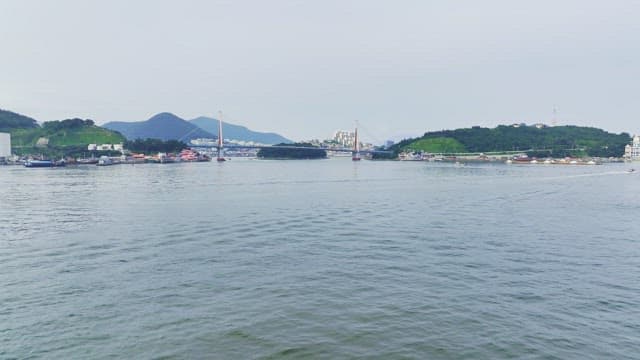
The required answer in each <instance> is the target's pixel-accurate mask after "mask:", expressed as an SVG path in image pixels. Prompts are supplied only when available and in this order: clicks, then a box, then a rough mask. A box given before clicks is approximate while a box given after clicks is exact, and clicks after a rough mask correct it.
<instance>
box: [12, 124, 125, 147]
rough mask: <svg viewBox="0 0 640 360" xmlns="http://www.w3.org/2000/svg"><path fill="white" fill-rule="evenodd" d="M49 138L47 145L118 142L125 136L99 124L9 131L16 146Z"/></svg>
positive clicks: (31, 143)
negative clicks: (50, 131)
mask: <svg viewBox="0 0 640 360" xmlns="http://www.w3.org/2000/svg"><path fill="white" fill-rule="evenodd" d="M41 137H46V138H49V146H77V145H85V146H86V145H88V144H119V143H122V142H124V141H125V138H124V137H123V136H122V135H120V134H118V133H115V132H113V131H110V130H107V129H104V128H101V127H99V126H83V127H81V128H75V129H65V130H60V131H56V132H53V133H47V132H46V131H45V130H44V129H42V128H37V129H16V130H14V131H12V132H11V142H12V145H13V146H16V147H25V146H27V147H30V146H35V144H36V142H37V141H38V139H39V138H41Z"/></svg>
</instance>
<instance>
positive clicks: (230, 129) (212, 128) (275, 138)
mask: <svg viewBox="0 0 640 360" xmlns="http://www.w3.org/2000/svg"><path fill="white" fill-rule="evenodd" d="M190 122H191V123H192V124H194V125H196V126H198V127H200V128H201V129H203V130H205V131H208V132H210V133H213V134H217V133H218V120H217V119H213V118H209V117H204V116H201V117H198V118H195V119H193V120H190ZM222 136H223V137H224V138H225V139H232V140H241V141H253V142H257V143H261V144H280V143H292V142H293V141H291V140H289V139H287V138H285V137H283V136H281V135H278V134H276V133H264V132H257V131H252V130H249V129H247V128H246V127H244V126H240V125H234V124H229V123H226V122H223V123H222Z"/></svg>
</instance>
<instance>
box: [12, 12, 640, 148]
mask: <svg viewBox="0 0 640 360" xmlns="http://www.w3.org/2000/svg"><path fill="white" fill-rule="evenodd" d="M554 105H555V106H556V107H557V119H558V124H577V125H591V126H596V127H601V128H604V129H606V130H609V131H614V132H621V131H627V132H631V133H634V132H640V1H631V0H629V1H617V0H608V1H595V0H593V1H588V0H587V1H585V0H575V1H561V0H553V1H551V0H536V1H533V0H531V1H513V0H505V1H493V0H483V1H477V0H469V1H456V0H441V1H428V0H422V1H384V2H383V1H371V0H369V1H349V0H339V1H334V0H322V1H277V0H270V1H241V0H237V1H212V0H211V1H205V0H203V1H187V0H181V1H122V0H109V1H107V0H102V1H90V0H55V1H53V0H47V1H32V0H0V108H4V109H9V110H13V111H17V112H20V113H24V114H26V115H30V116H32V117H35V118H36V119H38V120H53V119H63V118H69V117H82V118H91V119H94V120H96V121H97V123H99V124H102V123H105V122H107V121H113V120H119V121H122V120H124V121H140V120H146V119H147V118H149V117H150V116H152V115H153V114H155V113H158V112H161V111H170V112H173V113H175V114H176V115H178V116H181V117H183V118H187V119H190V118H193V117H196V116H199V115H207V116H214V115H216V113H217V111H218V110H222V111H224V113H225V116H226V117H227V118H228V120H229V121H230V122H233V123H237V124H241V125H245V126H248V127H250V128H251V129H255V130H261V131H276V132H279V133H281V134H283V135H285V136H287V137H289V138H291V139H294V140H300V139H308V138H323V137H328V136H329V135H330V134H331V133H332V132H333V131H334V130H336V129H349V128H352V127H353V124H354V121H356V120H358V121H359V122H360V124H361V128H362V131H361V133H362V134H363V136H364V138H365V140H369V141H376V142H377V141H383V140H385V139H387V138H398V137H401V136H405V135H412V136H417V135H420V134H422V133H424V132H425V131H428V130H439V129H443V128H457V127H470V126H472V125H482V126H495V125H497V124H503V123H512V122H527V123H535V122H546V123H551V119H552V117H553V108H554Z"/></svg>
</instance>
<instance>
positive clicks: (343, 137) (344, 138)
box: [333, 130, 356, 147]
mask: <svg viewBox="0 0 640 360" xmlns="http://www.w3.org/2000/svg"><path fill="white" fill-rule="evenodd" d="M355 140H356V134H355V133H354V132H349V131H343V130H338V131H336V132H335V133H334V134H333V141H335V142H337V143H338V144H340V145H342V146H344V147H353V144H354V142H355Z"/></svg>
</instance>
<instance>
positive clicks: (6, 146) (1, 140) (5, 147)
mask: <svg viewBox="0 0 640 360" xmlns="http://www.w3.org/2000/svg"><path fill="white" fill-rule="evenodd" d="M9 156H11V134H9V133H0V158H8V157H9Z"/></svg>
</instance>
